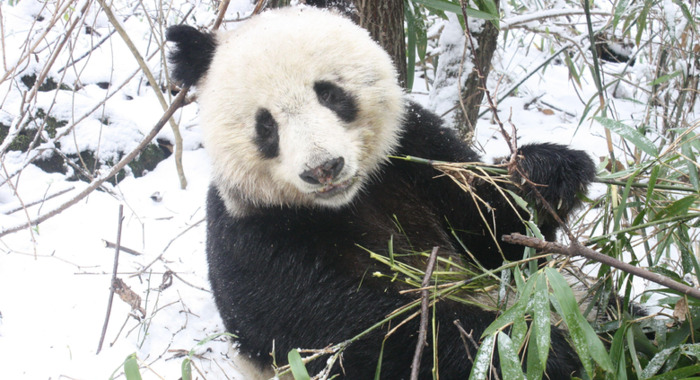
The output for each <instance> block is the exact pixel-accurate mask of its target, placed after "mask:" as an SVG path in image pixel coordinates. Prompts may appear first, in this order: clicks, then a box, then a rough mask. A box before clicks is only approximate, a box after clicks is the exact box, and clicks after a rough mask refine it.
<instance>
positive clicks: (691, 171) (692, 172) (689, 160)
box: [681, 143, 700, 190]
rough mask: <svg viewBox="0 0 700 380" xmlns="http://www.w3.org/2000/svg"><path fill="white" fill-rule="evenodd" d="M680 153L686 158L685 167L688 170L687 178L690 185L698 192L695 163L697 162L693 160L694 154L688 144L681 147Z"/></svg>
mask: <svg viewBox="0 0 700 380" xmlns="http://www.w3.org/2000/svg"><path fill="white" fill-rule="evenodd" d="M681 153H683V155H684V156H685V157H686V160H685V162H686V167H687V168H688V178H689V179H690V184H691V185H693V188H694V189H695V190H700V180H698V167H697V166H696V163H697V162H698V161H697V159H696V158H695V152H693V149H692V147H691V146H690V144H685V143H684V144H683V145H681Z"/></svg>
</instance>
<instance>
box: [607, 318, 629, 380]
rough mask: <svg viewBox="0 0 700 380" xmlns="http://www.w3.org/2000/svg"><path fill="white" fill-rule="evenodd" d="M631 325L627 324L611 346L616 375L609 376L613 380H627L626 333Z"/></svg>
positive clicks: (617, 332) (617, 334)
mask: <svg viewBox="0 0 700 380" xmlns="http://www.w3.org/2000/svg"><path fill="white" fill-rule="evenodd" d="M628 326H629V325H628V324H627V323H625V324H624V325H623V326H622V327H620V328H619V329H618V330H617V331H616V332H615V335H614V336H613V339H612V343H611V344H610V360H611V361H612V363H613V368H615V373H610V374H608V377H607V378H608V379H611V380H613V379H614V380H627V363H626V361H625V335H626V334H625V333H626V332H627V327H628Z"/></svg>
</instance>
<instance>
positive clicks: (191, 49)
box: [165, 25, 216, 86]
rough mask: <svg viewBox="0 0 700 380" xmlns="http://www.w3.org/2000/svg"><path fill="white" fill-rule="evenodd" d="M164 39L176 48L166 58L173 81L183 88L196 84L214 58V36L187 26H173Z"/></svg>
mask: <svg viewBox="0 0 700 380" xmlns="http://www.w3.org/2000/svg"><path fill="white" fill-rule="evenodd" d="M165 38H166V39H167V40H168V41H171V42H174V43H175V46H176V48H175V50H174V51H172V52H171V53H170V55H169V57H168V58H169V59H170V62H171V63H172V65H173V69H172V77H173V79H175V80H176V81H178V82H181V83H182V84H183V85H184V86H192V85H195V84H197V82H198V81H199V80H200V79H202V77H203V76H204V74H205V73H206V72H207V70H209V65H210V64H211V61H212V59H213V58H214V51H215V50H216V39H215V37H214V35H213V34H212V33H206V32H201V31H199V30H197V29H195V28H193V27H191V26H188V25H175V26H171V27H169V28H168V30H167V31H166V33H165Z"/></svg>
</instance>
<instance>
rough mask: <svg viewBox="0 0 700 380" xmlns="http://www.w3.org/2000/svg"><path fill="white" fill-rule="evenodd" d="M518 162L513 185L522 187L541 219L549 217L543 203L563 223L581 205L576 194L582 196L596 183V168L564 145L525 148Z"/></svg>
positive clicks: (584, 157) (538, 145)
mask: <svg viewBox="0 0 700 380" xmlns="http://www.w3.org/2000/svg"><path fill="white" fill-rule="evenodd" d="M518 158H519V159H518V161H517V168H518V170H515V171H514V173H513V181H514V182H515V183H516V184H518V185H521V187H522V190H523V194H522V195H524V196H525V198H526V200H528V201H529V202H532V203H534V204H535V205H536V208H537V209H538V214H539V215H541V216H544V215H547V214H548V212H547V210H546V207H545V206H544V205H543V204H542V200H544V201H546V202H547V203H549V205H550V206H551V207H552V209H554V210H555V211H556V213H557V214H558V216H559V217H560V218H562V219H566V218H567V217H568V215H569V214H570V213H571V211H573V210H574V209H576V208H577V207H579V206H580V205H581V200H580V199H579V197H578V196H577V194H578V193H585V192H586V191H587V190H588V186H589V185H590V183H591V182H592V181H593V180H594V179H595V174H596V173H595V164H594V163H593V160H591V158H590V157H589V156H588V154H587V153H586V152H583V151H580V150H574V149H570V148H568V147H566V146H564V145H558V144H550V143H544V144H531V145H525V146H523V147H521V148H520V149H519V150H518ZM523 176H524V177H526V178H527V180H525V178H523ZM536 192H539V193H540V194H541V195H542V197H539V196H537V194H536Z"/></svg>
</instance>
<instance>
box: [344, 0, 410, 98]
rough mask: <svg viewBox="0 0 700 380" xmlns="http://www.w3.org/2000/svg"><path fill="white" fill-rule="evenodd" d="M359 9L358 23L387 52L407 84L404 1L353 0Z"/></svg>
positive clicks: (401, 78)
mask: <svg viewBox="0 0 700 380" xmlns="http://www.w3.org/2000/svg"><path fill="white" fill-rule="evenodd" d="M352 3H353V4H354V5H355V7H356V8H357V17H358V20H357V23H358V24H359V25H360V26H362V27H363V28H365V29H367V30H368V31H369V33H370V34H371V35H372V38H373V39H374V40H375V41H377V42H378V43H379V45H381V46H382V47H383V48H384V50H386V51H387V52H388V53H389V55H390V56H391V59H392V60H393V61H394V65H395V66H396V70H397V71H398V73H399V83H401V85H403V86H405V84H406V42H405V38H404V27H403V21H404V10H403V0H352Z"/></svg>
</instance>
